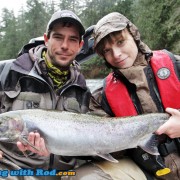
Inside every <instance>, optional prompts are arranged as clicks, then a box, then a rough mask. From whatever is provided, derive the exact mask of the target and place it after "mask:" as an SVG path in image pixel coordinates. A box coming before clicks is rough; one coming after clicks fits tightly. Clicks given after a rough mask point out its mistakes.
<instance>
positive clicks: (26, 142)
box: [21, 137, 41, 151]
mask: <svg viewBox="0 0 180 180" xmlns="http://www.w3.org/2000/svg"><path fill="white" fill-rule="evenodd" d="M21 142H22V143H23V144H28V145H30V146H31V147H32V148H34V149H35V150H37V151H41V150H40V149H38V148H36V147H35V146H34V145H33V144H31V143H30V142H29V141H28V140H27V139H26V138H24V137H21Z"/></svg>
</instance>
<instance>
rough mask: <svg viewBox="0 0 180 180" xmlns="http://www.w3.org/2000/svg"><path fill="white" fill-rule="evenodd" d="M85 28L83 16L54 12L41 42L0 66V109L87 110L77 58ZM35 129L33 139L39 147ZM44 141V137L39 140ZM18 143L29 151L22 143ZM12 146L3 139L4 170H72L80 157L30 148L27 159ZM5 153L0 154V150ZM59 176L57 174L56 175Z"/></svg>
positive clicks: (65, 11)
mask: <svg viewBox="0 0 180 180" xmlns="http://www.w3.org/2000/svg"><path fill="white" fill-rule="evenodd" d="M84 32H85V30H84V27H83V25H82V24H81V21H80V19H79V18H78V17H77V16H76V15H75V14H74V13H73V12H71V11H68V10H63V11H57V12H55V13H54V14H53V15H52V17H51V19H50V21H49V23H48V25H47V29H46V33H45V34H44V41H45V45H40V46H37V47H35V48H32V49H30V50H29V52H28V53H24V54H22V55H21V56H19V57H18V58H17V59H16V60H15V61H12V62H10V63H5V64H3V65H2V66H1V67H0V69H1V76H0V78H1V79H0V81H1V93H0V94H1V97H0V99H1V109H0V112H1V113H4V112H7V111H11V110H12V111H15V110H19V109H35V108H42V109H56V110H65V111H70V112H79V113H86V112H87V110H88V105H89V98H90V91H89V89H88V88H87V87H86V82H85V79H84V77H83V75H82V74H81V73H80V68H79V64H78V63H77V62H76V61H75V57H76V55H77V54H78V52H79V51H80V49H81V47H82V45H83V41H82V35H83V34H84ZM35 137H36V133H31V134H30V136H29V138H30V139H29V140H30V141H31V142H32V141H33V142H32V143H33V144H34V142H36V144H35V145H37V143H40V144H41V142H40V141H37V140H36V141H34V140H35ZM41 140H42V139H41ZM18 147H19V148H20V149H21V150H26V147H24V146H23V145H22V144H21V143H20V142H19V143H18ZM18 147H17V146H16V145H14V144H7V143H1V144H0V150H1V152H3V158H2V162H0V164H1V166H0V167H1V169H2V170H7V169H8V170H12V169H13V170H14V169H29V168H33V169H37V168H41V169H44V170H47V169H58V170H68V169H72V168H73V167H74V165H75V164H76V165H77V162H76V159H74V158H69V157H59V156H55V155H49V154H47V156H39V155H37V154H35V153H32V152H30V151H29V153H28V154H27V155H28V157H27V158H26V157H25V156H24V155H23V153H22V152H21V151H19V149H18ZM0 154H1V153H0ZM23 178H24V179H29V178H31V179H46V178H47V179H51V178H52V179H55V177H50V176H48V177H45V176H44V177H43V176H42V177H35V176H34V177H33V176H32V177H28V176H27V177H22V176H19V177H10V179H23ZM57 178H59V177H57Z"/></svg>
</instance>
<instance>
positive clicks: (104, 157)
mask: <svg viewBox="0 0 180 180" xmlns="http://www.w3.org/2000/svg"><path fill="white" fill-rule="evenodd" d="M97 156H99V157H101V158H103V159H106V160H108V161H110V162H113V163H118V162H119V161H118V160H116V159H114V158H113V157H112V156H111V155H110V154H99V153H98V154H97Z"/></svg>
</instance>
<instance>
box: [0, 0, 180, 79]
mask: <svg viewBox="0 0 180 180" xmlns="http://www.w3.org/2000/svg"><path fill="white" fill-rule="evenodd" d="M57 9H69V10H72V11H74V12H75V13H76V14H78V15H79V17H80V18H81V20H82V22H83V24H84V25H85V27H86V28H87V27H89V26H91V25H93V24H96V23H97V21H98V20H99V19H100V18H102V17H103V16H104V15H106V14H108V13H110V12H113V11H117V12H120V13H122V14H124V15H125V16H127V17H128V18H129V19H130V20H131V21H132V22H133V23H134V24H135V25H136V26H137V27H138V28H139V30H140V33H141V37H142V40H143V41H144V42H145V43H146V44H147V45H148V46H149V47H150V48H151V49H164V48H166V49H168V50H170V51H172V52H174V53H176V54H180V0H159V1H156V0H111V1H110V0H61V1H59V2H58V1H54V0H45V1H43V0H27V1H26V7H22V8H21V10H20V12H19V14H18V16H17V17H15V15H14V13H13V11H11V10H8V9H6V8H5V9H3V11H2V12H1V22H0V59H1V60H4V59H11V58H16V57H17V54H18V52H19V50H20V49H21V47H22V46H23V45H25V44H27V43H28V42H29V40H30V39H32V38H34V37H38V36H42V35H43V33H44V32H45V31H46V25H47V23H48V21H49V19H50V17H51V15H52V14H53V13H54V12H55V11H56V10H57ZM82 70H83V72H85V73H84V74H86V76H88V77H97V76H100V77H104V76H105V75H106V74H107V73H108V72H109V69H107V68H106V67H105V66H104V60H102V59H100V58H98V57H94V58H92V59H91V60H89V61H88V62H86V63H85V64H83V65H82ZM87 72H88V73H87ZM87 74H88V75H87Z"/></svg>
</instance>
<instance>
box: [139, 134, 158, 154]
mask: <svg viewBox="0 0 180 180" xmlns="http://www.w3.org/2000/svg"><path fill="white" fill-rule="evenodd" d="M158 144H159V142H158V136H157V135H156V134H151V135H150V136H149V137H148V139H146V141H145V142H143V143H141V144H140V145H139V147H140V148H142V149H143V150H144V151H146V152H147V153H149V154H152V155H159V151H158Z"/></svg>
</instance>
